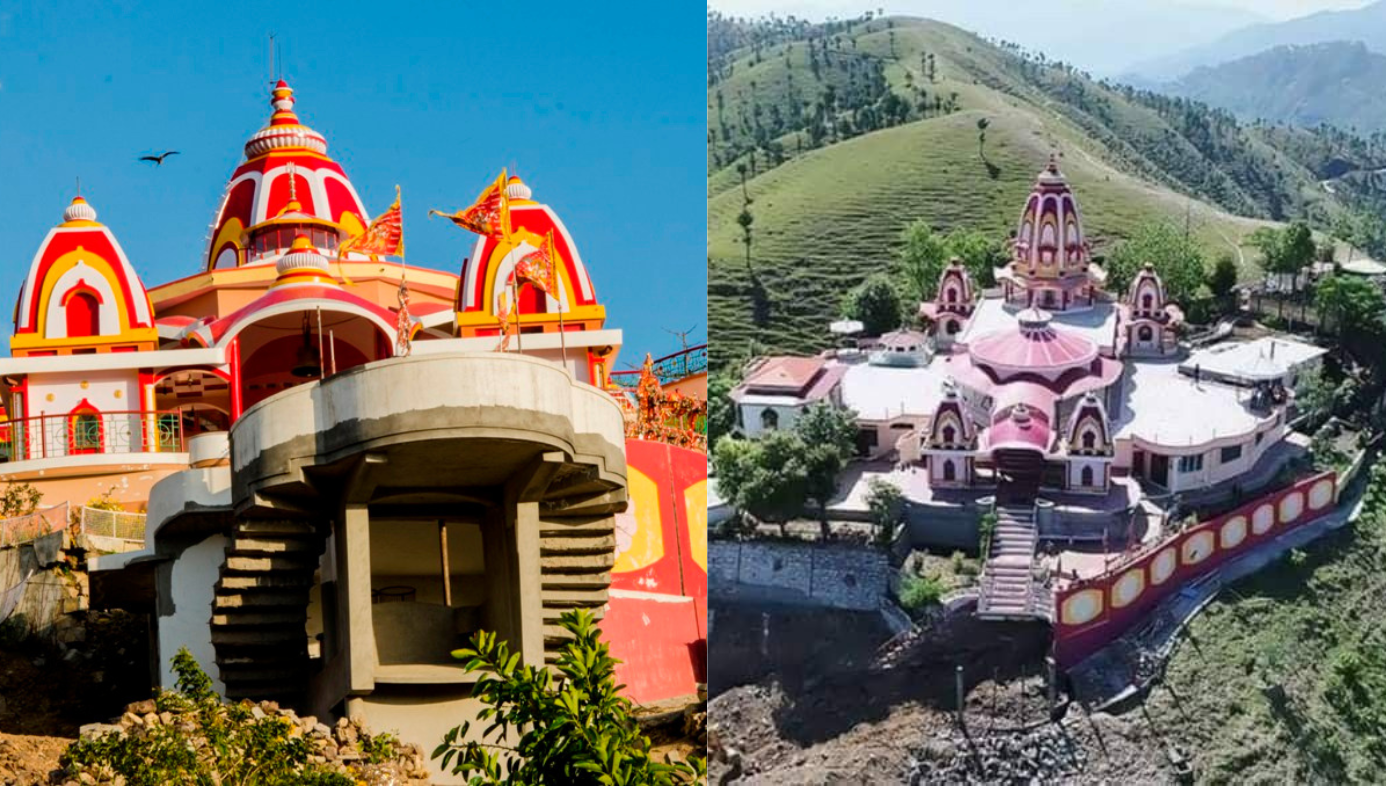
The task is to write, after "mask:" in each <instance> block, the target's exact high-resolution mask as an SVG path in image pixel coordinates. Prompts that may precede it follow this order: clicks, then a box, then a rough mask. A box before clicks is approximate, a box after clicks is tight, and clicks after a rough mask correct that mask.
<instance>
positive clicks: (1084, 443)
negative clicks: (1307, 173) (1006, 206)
mask: <svg viewBox="0 0 1386 786" xmlns="http://www.w3.org/2000/svg"><path fill="white" fill-rule="evenodd" d="M1010 251H1011V259H1010V261H1009V262H1008V263H1007V264H1006V265H1005V266H1003V267H1001V268H999V269H997V270H995V271H994V278H995V280H996V286H995V287H994V288H992V289H983V288H981V287H979V286H978V283H977V282H976V281H975V280H973V277H972V275H971V274H970V273H969V272H968V270H967V269H966V268H965V267H964V266H963V265H962V264H961V263H960V262H959V261H957V260H954V261H953V262H952V263H950V264H948V265H947V266H946V267H945V268H944V270H943V272H942V274H941V275H940V277H939V280H938V285H937V290H936V293H935V294H934V297H933V299H932V300H930V301H928V302H925V303H922V304H919V309H918V314H919V318H920V320H921V321H922V322H923V323H924V324H926V325H927V326H928V334H927V335H922V334H920V333H918V332H915V331H912V330H899V331H895V332H891V333H887V334H886V335H884V336H880V337H879V338H873V339H867V340H863V341H859V342H856V345H855V346H848V347H845V348H842V349H839V350H836V351H830V352H828V353H825V354H824V355H823V356H820V357H817V358H772V359H762V360H760V361H758V362H757V363H756V364H753V365H752V366H750V367H749V368H748V369H747V372H746V376H745V379H744V381H743V383H742V384H741V386H740V387H738V388H737V389H736V390H735V391H734V392H733V398H734V400H735V401H736V403H737V415H738V427H739V429H740V430H741V431H742V432H743V433H744V434H747V435H755V434H757V433H761V432H763V431H765V430H767V429H772V428H785V427H788V426H789V425H791V424H792V423H793V421H794V419H795V418H796V417H797V416H798V414H799V413H800V412H802V411H803V409H804V408H805V407H807V406H810V405H812V404H814V403H816V402H827V403H830V404H832V405H835V406H841V407H844V408H847V409H850V410H852V411H853V412H854V413H855V414H856V418H857V424H858V427H859V443H858V445H859V450H860V453H861V456H862V458H863V459H864V460H866V461H867V462H868V464H867V465H866V467H865V474H864V475H863V477H864V478H867V477H872V476H884V477H888V479H890V480H891V481H892V482H894V483H896V484H897V485H899V486H900V487H901V488H902V490H903V491H904V492H905V496H906V498H907V500H908V501H909V503H910V511H911V514H910V515H911V524H910V527H911V532H912V533H914V534H915V535H916V536H917V537H916V540H917V541H919V542H920V543H930V544H934V545H940V546H946V545H949V544H953V545H966V544H969V543H975V535H964V534H961V533H963V532H965V531H967V530H968V527H969V526H970V525H966V522H971V521H974V520H975V517H976V515H977V514H976V509H977V506H978V505H983V506H986V505H994V506H995V509H996V511H997V514H998V516H999V517H1000V519H1001V522H1000V525H999V527H998V535H997V541H996V544H995V547H994V548H993V550H992V551H991V560H990V562H989V563H988V568H987V576H986V580H985V581H984V585H983V593H982V598H981V602H980V607H979V612H980V613H982V614H984V615H987V614H989V615H992V616H998V617H1025V616H1044V615H1046V614H1047V613H1048V609H1047V607H1046V604H1047V601H1046V599H1045V593H1043V592H1037V591H1032V589H1031V581H1030V576H1031V569H1032V565H1031V563H1032V559H1033V558H1034V557H1035V550H1036V548H1037V544H1038V543H1039V542H1040V541H1042V540H1044V541H1049V542H1050V543H1064V544H1067V543H1081V542H1088V543H1092V544H1096V545H1097V546H1108V547H1111V548H1120V547H1121V545H1122V544H1126V543H1128V542H1130V541H1131V540H1133V539H1139V538H1141V537H1144V536H1147V535H1151V536H1153V532H1152V531H1151V530H1150V528H1149V527H1145V528H1144V529H1143V526H1144V525H1142V524H1140V523H1133V520H1135V519H1136V518H1137V516H1136V515H1135V512H1136V511H1137V509H1138V508H1139V506H1140V504H1141V501H1142V499H1143V498H1147V497H1153V498H1159V499H1164V500H1168V499H1169V495H1170V494H1172V493H1179V494H1181V495H1189V496H1190V498H1193V497H1197V496H1198V495H1204V494H1213V493H1217V492H1219V491H1224V490H1228V489H1235V490H1236V492H1237V493H1241V491H1243V490H1245V491H1247V492H1250V491H1252V490H1253V489H1256V488H1258V487H1260V486H1264V485H1265V484H1267V483H1268V482H1269V481H1270V480H1271V478H1272V477H1274V475H1275V474H1276V473H1277V472H1278V471H1279V470H1280V468H1281V467H1282V466H1284V465H1285V464H1286V463H1287V462H1289V461H1290V460H1291V459H1293V458H1294V457H1295V456H1297V455H1299V454H1300V453H1302V452H1303V445H1302V444H1300V442H1299V441H1298V440H1297V439H1291V438H1290V436H1291V432H1290V430H1289V429H1288V427H1287V420H1288V418H1287V412H1286V410H1287V407H1289V406H1291V405H1292V399H1293V396H1292V393H1290V391H1292V390H1293V389H1294V388H1295V386H1296V384H1297V383H1298V380H1299V378H1300V377H1301V376H1302V375H1303V374H1304V373H1305V372H1307V371H1310V370H1312V369H1314V368H1315V367H1316V366H1317V364H1318V362H1319V358H1320V357H1321V356H1322V355H1323V354H1324V350H1322V349H1320V348H1318V347H1314V346H1311V345H1308V344H1304V343H1301V342H1298V341H1295V340H1293V339H1288V338H1282V337H1263V338H1259V339H1257V340H1254V341H1235V340H1228V341H1223V342H1221V343H1210V344H1208V345H1207V346H1206V347H1205V348H1202V349H1198V348H1191V347H1190V346H1189V345H1188V343H1187V342H1184V343H1182V344H1181V341H1180V333H1181V331H1182V330H1183V313H1182V312H1181V310H1180V308H1179V306H1178V304H1176V303H1173V302H1171V301H1170V300H1169V298H1168V297H1167V294H1166V291H1165V287H1164V285H1163V283H1162V282H1161V280H1160V277H1159V275H1158V274H1157V273H1156V271H1155V270H1154V269H1152V268H1151V267H1150V266H1148V265H1147V266H1145V267H1144V268H1143V269H1141V270H1139V271H1138V272H1137V274H1136V275H1135V276H1134V280H1133V281H1132V282H1131V283H1130V285H1129V287H1128V288H1127V291H1126V292H1125V293H1121V294H1120V295H1118V294H1116V293H1110V292H1108V291H1107V290H1106V288H1105V285H1106V274H1105V272H1104V271H1103V270H1102V269H1101V267H1100V266H1099V265H1098V264H1097V263H1096V262H1095V261H1094V259H1093V254H1092V249H1091V244H1090V242H1089V239H1088V237H1087V235H1086V234H1085V231H1084V226H1083V218H1082V211H1081V209H1080V208H1079V203H1078V199H1077V197H1076V195H1075V194H1074V192H1073V190H1072V189H1071V188H1070V186H1069V184H1068V181H1067V180H1066V178H1065V177H1064V175H1063V174H1062V173H1061V172H1060V171H1059V168H1058V166H1057V164H1056V163H1055V162H1054V161H1053V160H1051V161H1050V163H1049V164H1048V166H1046V167H1045V168H1044V169H1043V170H1042V171H1041V172H1040V174H1039V176H1038V178H1037V179H1036V182H1035V185H1034V188H1033V190H1032V191H1031V193H1030V195H1029V196H1028V197H1027V198H1026V200H1025V203H1024V206H1023V208H1022V210H1021V214H1020V218H1019V221H1018V223H1017V225H1016V229H1015V234H1014V237H1013V240H1012V242H1011V244H1010ZM872 461H879V462H884V463H877V464H871V463H870V462H872ZM857 498H859V495H856V494H855V493H850V494H849V495H848V502H846V503H844V505H845V507H844V508H843V512H844V513H846V514H848V515H850V514H851V511H850V510H848V508H850V507H851V505H852V503H851V500H852V499H857ZM1100 562H1101V559H1100V557H1099V559H1098V563H1099V564H1100ZM1081 564H1082V559H1081V558H1079V557H1075V558H1073V559H1071V560H1070V561H1069V563H1068V565H1069V566H1070V567H1073V566H1078V565H1081Z"/></svg>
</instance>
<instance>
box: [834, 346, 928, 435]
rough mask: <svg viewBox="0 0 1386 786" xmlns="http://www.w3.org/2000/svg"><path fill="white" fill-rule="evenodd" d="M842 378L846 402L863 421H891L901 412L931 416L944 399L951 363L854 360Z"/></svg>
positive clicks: (843, 395) (843, 400) (843, 394)
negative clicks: (896, 363)
mask: <svg viewBox="0 0 1386 786" xmlns="http://www.w3.org/2000/svg"><path fill="white" fill-rule="evenodd" d="M846 368H847V373H846V375H845V376H844V377H843V378H842V403H843V404H845V405H847V406H848V407H851V408H852V409H854V410H856V412H857V418H858V419H860V420H890V419H892V418H898V417H900V416H901V415H923V416H925V417H930V416H932V415H933V414H934V408H935V407H937V406H938V402H939V399H941V398H943V381H944V379H946V378H947V376H948V374H947V366H946V365H945V364H944V362H943V357H941V356H939V357H934V358H933V359H932V360H931V361H930V363H929V365H927V366H877V365H872V364H870V363H854V364H852V365H849V366H847V367H846Z"/></svg>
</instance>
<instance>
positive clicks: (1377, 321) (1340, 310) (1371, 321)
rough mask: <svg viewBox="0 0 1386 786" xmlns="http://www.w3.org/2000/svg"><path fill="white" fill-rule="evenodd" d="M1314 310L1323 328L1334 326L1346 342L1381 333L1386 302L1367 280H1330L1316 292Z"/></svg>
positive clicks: (1329, 278)
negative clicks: (1347, 339) (1350, 336)
mask: <svg viewBox="0 0 1386 786" xmlns="http://www.w3.org/2000/svg"><path fill="white" fill-rule="evenodd" d="M1314 309H1315V310H1316V311H1318V312H1319V327H1320V328H1328V327H1329V326H1332V329H1333V332H1334V333H1335V334H1336V335H1337V337H1338V341H1339V342H1343V341H1345V340H1346V338H1347V337H1348V335H1350V334H1357V335H1362V334H1369V333H1379V332H1380V326H1381V320H1382V317H1383V315H1386V300H1383V298H1382V295H1381V290H1380V289H1378V288H1377V287H1376V285H1375V284H1373V283H1372V282H1370V281H1367V280H1366V279H1361V278H1356V277H1352V276H1328V277H1327V278H1325V279H1323V280H1322V281H1320V282H1319V284H1318V287H1316V288H1315V290H1314Z"/></svg>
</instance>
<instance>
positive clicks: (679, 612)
mask: <svg viewBox="0 0 1386 786" xmlns="http://www.w3.org/2000/svg"><path fill="white" fill-rule="evenodd" d="M626 467H627V477H628V483H629V496H630V504H629V506H628V509H627V511H626V512H625V513H622V514H619V515H618V516H617V520H616V530H617V533H616V565H615V566H614V567H613V569H612V572H611V590H610V600H609V602H608V604H607V608H606V615H605V617H604V618H603V619H602V622H601V628H602V632H603V634H604V638H605V639H606V641H607V643H608V644H609V645H610V647H611V655H612V657H614V658H616V659H617V660H620V661H622V663H621V664H620V665H619V666H617V667H616V679H617V680H618V681H619V682H621V683H622V684H624V685H625V686H626V690H625V695H626V696H627V697H628V698H630V699H632V700H633V701H637V702H641V703H650V702H655V701H659V700H661V699H668V698H673V697H676V696H687V695H690V694H692V693H694V692H696V690H697V684H698V683H699V682H706V681H707V455H706V454H705V453H701V452H699V451H695V450H688V449H686V448H679V447H674V446H673V445H666V444H664V443H661V442H646V441H644V440H637V439H630V440H626Z"/></svg>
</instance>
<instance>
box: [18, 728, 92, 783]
mask: <svg viewBox="0 0 1386 786" xmlns="http://www.w3.org/2000/svg"><path fill="white" fill-rule="evenodd" d="M73 741H74V740H72V739H69V738H67V737H44V736H37V735H29V734H0V783H3V784H7V786H9V785H11V784H13V786H36V785H37V784H46V783H48V782H49V774H50V773H51V772H52V771H53V770H55V769H57V767H58V757H59V756H61V755H62V752H63V751H64V750H65V749H66V748H67V746H68V745H70V744H71V743H72V742H73Z"/></svg>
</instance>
